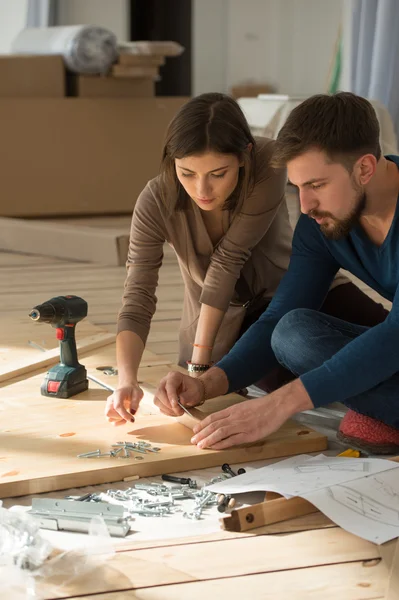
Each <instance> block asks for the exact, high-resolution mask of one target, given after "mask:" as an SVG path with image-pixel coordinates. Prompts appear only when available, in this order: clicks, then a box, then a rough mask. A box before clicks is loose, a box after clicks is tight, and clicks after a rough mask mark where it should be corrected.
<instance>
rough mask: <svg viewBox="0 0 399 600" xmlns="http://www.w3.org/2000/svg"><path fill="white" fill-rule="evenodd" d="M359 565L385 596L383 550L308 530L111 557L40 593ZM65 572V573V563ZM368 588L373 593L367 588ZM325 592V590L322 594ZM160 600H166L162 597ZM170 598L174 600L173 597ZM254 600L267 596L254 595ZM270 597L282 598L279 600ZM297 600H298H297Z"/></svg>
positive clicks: (338, 533)
mask: <svg viewBox="0 0 399 600" xmlns="http://www.w3.org/2000/svg"><path fill="white" fill-rule="evenodd" d="M355 561H368V562H364V563H363V566H364V570H363V575H362V576H361V577H359V579H358V580H357V583H361V582H362V581H363V582H367V581H369V577H370V576H371V573H372V570H373V569H375V570H376V571H378V573H379V579H380V586H381V587H380V588H379V590H380V591H381V592H383V589H384V588H383V587H382V582H383V581H384V578H385V579H386V577H387V571H388V570H387V568H386V565H385V564H384V563H383V561H380V552H379V549H378V546H376V545H374V544H372V543H370V542H367V541H365V540H362V539H360V538H358V537H356V536H354V535H352V534H350V533H347V532H346V531H343V530H342V529H339V528H336V529H324V530H319V531H317V530H316V531H306V532H303V533H297V534H292V535H286V536H256V537H252V538H249V537H248V538H236V539H232V540H227V541H220V542H203V543H200V544H191V545H182V546H178V545H176V546H168V547H167V548H164V547H162V546H160V547H153V548H149V549H147V550H134V551H124V552H117V553H116V555H115V556H114V557H112V558H111V559H110V558H109V557H107V560H106V563H104V564H102V565H101V566H100V567H99V568H98V570H97V571H94V572H92V573H90V572H89V573H87V572H86V573H84V574H83V575H82V576H81V577H78V578H77V579H76V580H75V581H72V582H70V584H69V585H68V584H67V585H66V586H65V587H64V588H62V589H55V587H54V585H52V582H51V579H48V581H47V585H46V587H45V590H44V591H42V590H41V589H40V588H39V589H38V591H40V592H42V593H43V592H44V593H43V596H44V597H45V598H53V597H56V596H62V597H68V596H73V595H78V594H79V595H84V594H96V593H105V592H112V591H121V592H122V591H123V593H126V592H125V591H126V590H129V589H134V590H139V589H143V588H153V587H155V586H159V587H160V588H163V591H165V586H168V587H169V585H173V584H183V583H192V582H204V581H211V580H216V579H217V580H221V579H225V578H233V579H234V580H235V578H236V577H239V576H244V575H247V576H248V575H255V574H258V573H272V572H285V577H287V576H288V577H289V575H287V573H286V571H287V570H290V572H291V571H292V570H298V569H304V568H305V567H324V566H326V565H334V564H340V563H341V564H342V563H346V562H355ZM380 565H382V566H380ZM59 568H62V562H61V564H60V565H59ZM358 575H359V573H358ZM331 584H332V582H331V581H329V580H325V581H324V584H323V585H324V586H325V588H324V589H326V588H327V587H329V586H330V585H331ZM319 585H320V583H319ZM365 587H366V590H367V586H365ZM221 589H222V588H221ZM322 589H323V588H321V589H320V588H319V592H320V593H321V592H322ZM291 590H292V588H291ZM358 591H359V592H360V593H359V596H357V597H356V596H355V598H357V600H360V599H361V598H365V597H366V598H367V596H365V595H361V594H363V593H364V591H365V590H364V589H363V586H359V589H358ZM186 594H187V595H186V596H183V595H181V596H180V595H179V596H178V597H180V598H191V595H190V593H189V592H188V590H187V589H186ZM248 596H249V597H251V596H250V595H249V594H245V595H244V596H243V597H248ZM110 597H112V596H110ZM119 597H124V596H119ZM132 597H134V596H132ZM149 597H150V598H151V596H149ZM157 597H158V598H163V597H164V596H162V594H161V593H160V594H159V596H157ZM165 597H167V598H173V596H171V595H169V596H165ZM205 597H209V598H220V597H223V595H218V594H214V595H212V594H211V595H209V596H205ZM252 597H254V598H259V597H264V596H259V595H257V594H252ZM266 597H267V596H266ZM269 597H270V598H279V595H278V594H277V595H273V596H269ZM292 597H293V598H295V600H296V596H292ZM313 597H314V599H315V600H316V598H317V600H319V599H321V598H323V596H322V595H320V596H318V595H314V596H313ZM371 597H374V598H376V597H378V596H376V595H374V596H371ZM342 600H347V596H342Z"/></svg>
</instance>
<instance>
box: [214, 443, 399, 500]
mask: <svg viewBox="0 0 399 600" xmlns="http://www.w3.org/2000/svg"><path fill="white" fill-rule="evenodd" d="M398 468H399V463H394V462H390V461H388V460H384V459H381V458H345V457H335V456H324V455H323V454H321V455H319V456H316V457H314V458H309V457H307V456H304V455H301V456H296V457H294V459H292V458H289V459H288V460H283V461H280V462H279V463H276V464H273V465H268V466H266V467H263V468H262V469H256V470H254V471H251V472H250V473H245V474H243V475H238V476H237V477H233V478H232V479H227V480H226V481H223V482H220V483H216V484H214V485H211V486H209V487H208V489H209V490H211V491H212V492H217V493H220V494H239V493H242V492H250V491H253V492H255V491H264V492H269V491H270V492H277V493H278V494H282V495H283V496H285V497H290V496H300V495H302V494H308V493H310V492H312V491H315V490H319V489H323V488H325V487H327V486H331V485H334V484H339V483H345V482H346V481H352V480H355V479H359V478H361V477H365V476H368V475H373V474H375V473H381V472H382V471H387V470H390V469H398Z"/></svg>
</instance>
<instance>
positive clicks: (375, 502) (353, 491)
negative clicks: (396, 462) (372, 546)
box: [302, 469, 399, 544]
mask: <svg viewBox="0 0 399 600" xmlns="http://www.w3.org/2000/svg"><path fill="white" fill-rule="evenodd" d="M302 498H305V499H306V500H309V502H311V503H312V504H314V505H315V506H316V507H317V508H318V509H319V510H320V511H321V512H323V513H324V514H325V515H327V517H329V518H330V519H331V520H332V521H334V522H335V523H337V524H338V525H339V526H340V527H342V528H343V529H346V531H349V532H350V533H354V534H355V535H358V536H359V537H362V538H364V539H365V540H368V541H369V542H374V543H376V544H383V543H385V542H388V541H389V540H392V539H394V538H396V537H398V536H399V471H398V470H397V469H391V470H389V471H385V472H381V473H378V474H376V475H372V476H368V477H363V478H362V479H356V480H354V481H348V482H346V483H344V484H339V485H333V486H331V487H326V488H324V489H322V490H317V491H316V492H312V493H310V494H303V495H302Z"/></svg>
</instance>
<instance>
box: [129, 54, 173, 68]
mask: <svg viewBox="0 0 399 600" xmlns="http://www.w3.org/2000/svg"><path fill="white" fill-rule="evenodd" d="M118 63H119V64H120V65H125V66H129V67H154V66H155V67H161V66H162V65H164V64H165V57H164V56H161V55H156V54H154V55H151V54H150V55H148V54H129V53H128V52H121V53H120V54H119V58H118Z"/></svg>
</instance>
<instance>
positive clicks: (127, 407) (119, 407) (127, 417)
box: [105, 384, 144, 425]
mask: <svg viewBox="0 0 399 600" xmlns="http://www.w3.org/2000/svg"><path fill="white" fill-rule="evenodd" d="M143 395H144V392H143V390H142V389H141V387H139V386H138V385H137V384H135V385H126V386H123V387H120V388H118V389H117V390H115V392H114V393H113V394H112V395H111V396H108V398H107V404H106V406H105V416H106V418H107V421H108V422H109V423H112V425H124V424H125V423H126V422H127V421H131V422H133V421H134V416H133V415H134V414H135V413H136V412H137V409H138V407H139V404H140V400H141V399H142V397H143Z"/></svg>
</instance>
